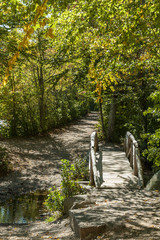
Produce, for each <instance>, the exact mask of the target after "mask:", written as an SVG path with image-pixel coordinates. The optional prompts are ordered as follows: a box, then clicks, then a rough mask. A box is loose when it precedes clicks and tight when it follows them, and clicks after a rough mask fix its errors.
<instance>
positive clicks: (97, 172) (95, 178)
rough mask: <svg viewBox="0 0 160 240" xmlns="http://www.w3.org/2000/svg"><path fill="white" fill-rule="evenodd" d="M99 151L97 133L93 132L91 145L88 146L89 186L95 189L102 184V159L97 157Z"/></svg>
mask: <svg viewBox="0 0 160 240" xmlns="http://www.w3.org/2000/svg"><path fill="white" fill-rule="evenodd" d="M98 151H99V147H98V137H97V133H96V132H93V133H92V134H91V145H90V154H89V169H90V185H91V186H95V187H97V188H99V187H100V185H101V184H102V182H103V180H102V168H100V167H99V166H101V164H102V163H101V162H102V157H101V155H99V157H97V155H98Z"/></svg>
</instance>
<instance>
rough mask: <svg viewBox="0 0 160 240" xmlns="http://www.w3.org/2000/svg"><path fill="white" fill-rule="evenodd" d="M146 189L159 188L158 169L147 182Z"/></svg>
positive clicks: (159, 177)
mask: <svg viewBox="0 0 160 240" xmlns="http://www.w3.org/2000/svg"><path fill="white" fill-rule="evenodd" d="M146 190H160V170H159V171H158V172H157V173H156V174H154V175H153V177H152V178H151V179H150V181H149V182H148V183H147V186H146Z"/></svg>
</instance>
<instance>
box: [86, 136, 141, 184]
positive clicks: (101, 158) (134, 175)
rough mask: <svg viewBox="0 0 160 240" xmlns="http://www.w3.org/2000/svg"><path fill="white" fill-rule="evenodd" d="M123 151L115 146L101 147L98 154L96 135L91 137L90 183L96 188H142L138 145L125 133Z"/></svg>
mask: <svg viewBox="0 0 160 240" xmlns="http://www.w3.org/2000/svg"><path fill="white" fill-rule="evenodd" d="M123 148H124V151H123V150H122V148H120V147H119V146H116V145H105V146H102V148H101V152H99V147H98V139H97V133H96V132H93V133H92V135H91V148H90V182H91V185H92V186H95V187H97V188H126V187H129V188H135V187H136V188H137V187H140V188H143V186H144V180H143V171H142V164H141V160H140V154H139V149H138V143H137V141H136V140H135V139H134V137H133V135H132V134H131V133H129V132H127V133H126V137H125V141H124V147H123Z"/></svg>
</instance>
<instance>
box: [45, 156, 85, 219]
mask: <svg viewBox="0 0 160 240" xmlns="http://www.w3.org/2000/svg"><path fill="white" fill-rule="evenodd" d="M61 162H62V166H61V177H62V181H61V185H60V188H56V187H55V186H54V187H53V188H50V189H49V194H48V198H47V200H46V201H45V203H44V204H45V205H46V207H47V208H48V210H49V211H50V212H51V213H52V214H53V215H52V217H50V218H49V219H48V221H49V222H50V221H54V220H55V219H57V218H59V217H61V216H63V215H64V200H65V199H66V198H68V197H72V196H74V195H77V194H82V193H83V192H84V189H83V188H82V186H81V185H80V184H79V183H78V180H79V179H84V178H86V177H87V172H88V170H87V168H86V161H85V160H83V159H81V160H79V159H78V160H77V161H76V162H75V163H74V164H71V163H70V162H69V161H68V160H66V159H63V160H61Z"/></svg>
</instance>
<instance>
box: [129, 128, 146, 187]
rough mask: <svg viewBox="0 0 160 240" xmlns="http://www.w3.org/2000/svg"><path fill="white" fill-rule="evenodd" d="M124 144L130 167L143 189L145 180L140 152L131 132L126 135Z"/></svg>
mask: <svg viewBox="0 0 160 240" xmlns="http://www.w3.org/2000/svg"><path fill="white" fill-rule="evenodd" d="M124 144H125V145H124V150H125V153H126V157H127V158H128V159H129V162H130V166H131V167H132V168H133V174H134V175H135V176H137V177H138V183H139V186H140V187H141V188H142V187H144V179H143V168H142V163H141V159H140V152H139V149H138V143H137V141H136V140H135V138H134V136H133V135H132V134H131V133H130V132H127V133H126V136H125V140H124Z"/></svg>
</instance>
